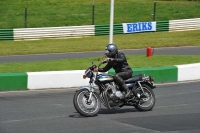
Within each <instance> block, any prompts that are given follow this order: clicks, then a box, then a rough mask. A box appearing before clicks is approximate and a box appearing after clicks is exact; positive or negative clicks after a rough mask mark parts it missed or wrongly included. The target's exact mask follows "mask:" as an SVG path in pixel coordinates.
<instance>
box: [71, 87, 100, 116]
mask: <svg viewBox="0 0 200 133" xmlns="http://www.w3.org/2000/svg"><path fill="white" fill-rule="evenodd" d="M89 95H90V92H89V91H88V90H87V89H82V90H78V91H76V93H75V94H74V98H73V104H74V107H75V109H76V111H77V112H78V113H79V114H81V115H82V116H85V117H93V116H96V115H97V114H98V112H99V110H100V108H101V102H100V98H99V95H98V94H97V93H93V94H92V98H91V102H88V101H87V100H88V98H89Z"/></svg>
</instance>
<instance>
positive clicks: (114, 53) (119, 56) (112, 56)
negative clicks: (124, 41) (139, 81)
mask: <svg viewBox="0 0 200 133" xmlns="http://www.w3.org/2000/svg"><path fill="white" fill-rule="evenodd" d="M105 55H106V56H107V61H108V63H107V65H106V66H105V67H104V68H98V71H99V72H107V71H108V70H109V69H111V68H113V69H114V70H115V73H116V74H115V75H114V76H113V78H114V81H115V82H116V83H117V84H118V85H119V87H120V88H121V89H122V90H121V91H124V92H125V98H128V97H129V95H130V90H129V88H128V86H127V85H126V84H125V82H124V80H126V79H129V78H131V77H132V69H131V68H130V67H129V65H128V63H127V60H126V56H125V54H124V53H122V52H118V48H117V46H116V45H115V44H108V45H107V46H106V49H105Z"/></svg>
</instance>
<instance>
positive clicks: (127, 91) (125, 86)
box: [122, 84, 131, 98]
mask: <svg viewBox="0 0 200 133" xmlns="http://www.w3.org/2000/svg"><path fill="white" fill-rule="evenodd" d="M122 89H123V90H124V91H125V97H124V98H128V97H129V96H130V94H131V91H130V90H129V88H128V86H127V85H126V84H124V85H122Z"/></svg>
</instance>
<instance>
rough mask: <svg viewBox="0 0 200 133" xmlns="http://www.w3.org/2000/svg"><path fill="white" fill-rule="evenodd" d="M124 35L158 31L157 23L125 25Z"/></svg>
mask: <svg viewBox="0 0 200 133" xmlns="http://www.w3.org/2000/svg"><path fill="white" fill-rule="evenodd" d="M122 25H123V31H124V33H125V34H126V33H134V32H147V31H156V22H138V23H123V24H122Z"/></svg>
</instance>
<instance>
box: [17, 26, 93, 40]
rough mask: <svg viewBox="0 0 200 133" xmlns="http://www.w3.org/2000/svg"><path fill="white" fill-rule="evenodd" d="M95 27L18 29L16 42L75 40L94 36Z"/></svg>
mask: <svg viewBox="0 0 200 133" xmlns="http://www.w3.org/2000/svg"><path fill="white" fill-rule="evenodd" d="M94 29H95V26H94V25H87V26H64V27H44V28H16V29H13V32H14V40H31V39H44V38H73V37H84V36H94V35H95V30H94Z"/></svg>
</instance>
